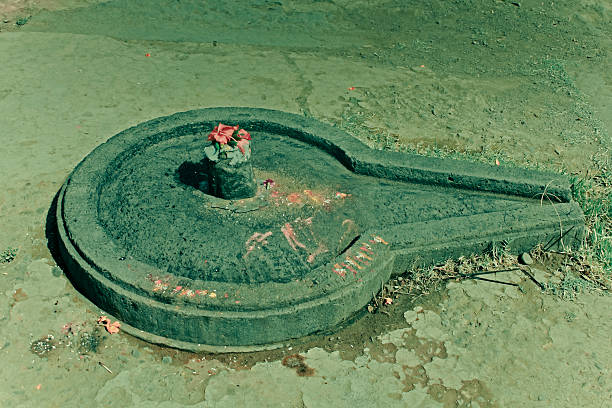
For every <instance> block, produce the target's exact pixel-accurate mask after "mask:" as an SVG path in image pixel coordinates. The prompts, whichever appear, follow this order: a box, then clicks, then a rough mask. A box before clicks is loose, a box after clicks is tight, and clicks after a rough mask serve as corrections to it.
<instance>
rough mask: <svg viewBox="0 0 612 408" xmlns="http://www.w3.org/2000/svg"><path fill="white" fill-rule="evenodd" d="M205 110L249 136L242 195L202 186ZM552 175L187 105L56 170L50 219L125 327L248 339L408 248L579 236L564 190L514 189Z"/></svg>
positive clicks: (182, 338) (193, 339)
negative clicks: (546, 201)
mask: <svg viewBox="0 0 612 408" xmlns="http://www.w3.org/2000/svg"><path fill="white" fill-rule="evenodd" d="M219 122H221V123H224V124H228V125H239V126H240V127H241V128H243V129H246V130H247V131H248V132H250V134H251V136H252V141H251V145H252V157H251V160H252V164H253V171H254V174H255V179H256V180H257V184H258V187H257V193H256V194H255V196H254V197H253V198H248V199H243V200H223V199H220V198H216V197H213V196H211V195H207V194H204V193H203V192H202V191H209V190H208V189H207V186H206V183H207V169H206V167H205V166H206V161H205V160H203V158H204V151H203V149H204V146H205V145H206V144H207V140H206V139H207V137H206V135H208V133H209V132H210V131H211V130H212V129H213V128H214V127H215V126H216V125H217V124H218V123H219ZM558 178H559V176H558V175H549V174H536V173H532V172H528V171H524V170H510V169H501V168H499V166H496V167H490V166H488V167H487V166H483V165H478V164H470V163H463V162H456V161H448V160H447V161H444V160H440V159H431V158H422V157H419V156H411V155H406V154H401V153H392V152H380V151H373V150H370V149H368V148H367V147H366V146H365V145H363V144H362V143H360V142H359V141H357V140H355V139H354V138H352V137H351V136H349V135H347V134H346V133H344V132H342V131H341V130H339V129H337V128H334V127H331V126H328V125H325V124H322V123H320V122H318V121H316V120H313V119H308V118H304V117H302V116H298V115H293V114H289V113H284V112H279V111H271V110H265V109H251V108H214V109H202V110H195V111H189V112H183V113H178V114H175V115H172V116H168V117H164V118H159V119H156V120H152V121H149V122H146V123H143V124H140V125H138V126H135V127H133V128H130V129H128V130H126V131H124V132H121V133H119V134H118V135H116V136H114V137H112V138H111V139H109V140H108V141H107V142H106V143H104V144H102V145H101V146H99V147H97V148H96V149H95V150H94V151H93V152H92V153H91V154H89V155H88V156H87V157H86V158H85V159H84V160H83V161H82V162H81V163H80V164H79V165H78V166H77V167H76V168H75V169H74V171H73V172H72V173H71V175H70V176H69V177H68V179H67V180H66V182H65V183H64V185H63V187H62V190H61V191H60V195H59V198H58V206H57V227H58V234H59V239H60V251H61V254H62V257H63V258H64V260H65V262H66V264H67V267H68V271H67V272H68V275H69V277H70V278H71V281H72V282H73V284H74V285H75V286H76V287H77V289H78V290H79V291H80V292H81V293H83V294H84V295H85V296H86V297H87V298H88V299H90V300H91V301H92V302H93V303H95V304H96V305H97V306H99V307H100V308H102V309H103V310H105V311H106V312H107V313H108V314H110V315H113V316H115V317H116V318H118V319H120V320H122V321H123V322H125V323H126V324H127V325H129V326H125V327H127V328H128V331H130V332H131V333H132V334H134V335H136V336H139V337H142V338H144V339H145V340H148V341H151V342H154V343H161V344H166V345H170V346H173V347H179V348H185V349H191V350H209V351H248V350H253V349H262V348H268V347H274V346H275V345H278V344H279V343H281V342H283V341H285V340H288V339H291V338H297V337H301V336H305V335H308V334H311V333H315V332H317V331H322V330H327V329H329V328H331V327H334V326H336V325H337V324H338V323H340V322H342V321H344V320H346V319H348V318H349V317H351V315H353V314H354V313H355V312H356V311H358V310H359V309H360V308H362V307H363V306H364V305H366V304H367V303H368V301H370V299H371V298H372V296H373V295H374V294H375V293H377V292H378V291H379V290H380V288H381V285H382V284H383V283H384V282H386V281H387V280H388V279H389V277H390V275H391V273H392V272H402V271H404V270H405V269H406V268H409V267H410V266H411V265H412V264H413V263H415V262H419V263H432V262H438V261H441V260H445V259H447V258H448V257H452V256H460V255H469V254H470V253H474V252H480V251H482V250H484V249H485V248H487V247H489V246H490V245H491V243H492V242H500V241H502V240H503V241H504V242H506V244H508V243H509V244H510V246H511V247H512V248H514V249H515V250H522V251H524V250H528V249H529V248H530V247H531V246H533V245H535V244H536V243H538V242H547V240H549V239H555V237H557V236H558V231H557V229H558V227H559V225H560V223H562V224H563V225H562V226H563V228H564V230H565V231H568V230H569V231H573V232H572V236H573V238H574V240H575V241H576V242H579V239H580V233H581V231H582V225H583V224H582V222H583V221H582V213H581V212H580V210H579V209H578V208H577V206H576V205H575V204H574V203H571V202H568V203H562V204H557V205H556V207H555V208H552V206H549V207H546V206H544V207H543V206H541V204H540V202H539V200H533V199H528V198H525V197H538V196H540V195H541V194H542V193H543V192H547V193H548V194H554V195H555V196H557V197H561V198H562V199H564V198H565V197H567V196H568V195H569V193H568V192H569V188H568V183H567V181H565V180H563V179H561V180H558ZM410 181H418V182H419V183H420V184H411V183H410ZM457 187H459V188H457ZM470 190H474V191H470ZM486 191H488V192H486ZM499 193H504V194H499ZM561 213H562V214H563V218H562V219H561V218H560V215H559V214H561ZM575 227H576V228H575ZM569 238H570V236H569V235H568V236H567V237H565V238H564V239H566V240H567V239H569ZM557 240H558V238H557Z"/></svg>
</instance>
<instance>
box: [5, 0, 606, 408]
mask: <svg viewBox="0 0 612 408" xmlns="http://www.w3.org/2000/svg"><path fill="white" fill-rule="evenodd" d="M611 51H612V3H611V2H610V1H609V0H579V1H569V0H562V1H554V2H552V1H545V2H544V1H540V0H538V1H532V0H527V1H520V2H510V1H495V0H457V1H430V2H418V1H407V0H379V1H366V0H312V1H304V0H300V1H298V0H281V1H268V0H234V1H229V0H219V1H215V2H202V1H196V0H182V1H172V2H170V1H161V0H151V1H147V2H135V1H129V0H111V1H97V0H49V1H44V2H43V1H33V0H0V174H2V177H1V178H0V252H2V256H3V257H2V259H1V260H0V363H1V364H2V366H3V369H2V371H1V372H0V401H2V403H0V405H2V406H7V407H33V406H41V407H82V406H91V407H97V406H100V407H106V406H111V405H114V406H147V407H175V406H178V407H180V406H196V407H226V406H238V407H241V406H246V407H261V406H271V407H277V406H278V407H280V406H285V407H327V406H368V407H379V406H388V407H395V406H397V407H405V406H409V407H455V406H460V407H515V406H525V407H576V406H581V407H606V406H612V373H611V370H612V341H611V340H610V339H611V338H612V328H611V327H612V326H611V324H612V312H611V311H612V297H610V296H609V295H607V294H605V293H603V292H602V291H597V290H588V288H587V287H588V285H587V284H585V283H584V282H583V281H581V280H579V279H577V280H575V281H572V282H568V281H563V282H560V278H559V276H560V275H559V272H563V268H567V267H568V266H567V265H563V264H562V263H555V262H548V261H547V262H543V263H541V262H536V263H535V264H534V265H532V268H531V269H532V272H533V274H534V276H535V279H536V280H537V281H538V282H543V283H550V284H551V285H554V284H557V285H558V286H557V287H558V288H561V289H562V290H560V291H557V292H556V293H550V291H549V292H548V293H543V292H542V291H541V290H540V289H539V288H538V287H537V286H536V285H535V284H534V283H533V282H532V281H531V280H529V279H526V278H525V276H524V275H521V274H518V273H517V272H509V273H507V274H505V275H503V276H500V277H499V278H500V279H504V280H506V281H508V282H513V283H517V284H518V285H519V286H508V285H500V284H496V283H492V282H484V281H462V282H452V283H449V284H448V285H447V286H446V287H445V288H444V289H441V290H439V291H436V292H433V293H431V294H427V295H423V296H420V297H415V296H405V297H401V296H400V297H399V298H398V299H396V300H395V301H394V303H393V304H392V305H390V306H388V307H385V308H382V309H381V311H379V312H378V313H374V314H370V313H367V312H366V311H364V313H363V314H362V315H361V316H359V317H358V318H356V320H355V321H354V322H350V323H347V324H346V325H345V327H342V328H339V329H338V330H337V331H335V332H333V333H324V334H322V335H318V336H312V337H309V338H306V339H300V340H296V341H295V342H291V343H290V344H288V345H287V347H285V348H283V349H279V350H276V351H273V352H260V353H249V354H229V353H228V354H222V355H211V354H201V353H200V354H192V353H187V352H182V351H178V350H173V349H165V348H160V347H156V346H153V345H150V344H147V343H145V342H143V341H140V340H137V339H135V338H132V337H130V336H128V335H127V334H124V333H122V332H120V333H118V334H113V335H111V334H109V333H107V332H105V331H104V330H103V329H102V328H101V327H100V326H99V325H97V324H96V321H97V319H98V317H99V316H100V315H101V314H102V312H101V311H100V310H98V309H96V308H95V307H94V306H93V305H91V304H90V303H88V302H87V301H86V300H85V299H83V298H82V297H81V296H80V295H79V294H78V293H77V292H76V291H75V290H74V289H73V287H72V285H71V284H70V282H69V281H68V280H67V279H66V277H65V276H64V273H63V271H62V269H61V267H59V266H58V265H57V263H56V260H55V259H53V257H52V255H51V253H50V251H49V247H48V242H47V235H46V222H47V213H48V211H49V208H50V206H51V202H52V200H53V197H54V196H55V194H56V193H57V191H58V189H59V188H60V186H61V184H62V183H63V181H64V180H65V178H66V177H67V176H68V174H69V173H70V171H71V170H72V169H73V168H74V166H75V165H76V164H77V163H78V162H79V161H80V160H81V159H82V158H83V157H85V156H86V155H87V154H88V153H89V152H91V151H92V150H93V149H94V148H95V147H96V146H97V145H99V144H100V143H103V142H104V141H105V140H106V139H108V138H110V137H112V136H113V135H114V134H116V133H118V132H119V131H121V130H123V129H126V128H127V127H130V126H133V125H136V124H138V123H140V122H143V121H145V120H148V119H152V118H155V117H159V116H163V115H168V114H172V113H175V112H179V111H185V110H190V109H196V108H202V107H212V106H252V107H262V108H270V109H279V110H284V111H288V112H294V113H300V114H304V115H307V116H312V117H314V118H316V119H319V120H321V121H324V122H328V123H332V124H336V125H338V126H340V127H342V128H344V129H345V130H347V131H348V132H349V133H351V134H353V135H354V136H355V137H357V138H359V139H361V140H363V141H364V142H365V143H367V144H368V145H369V146H371V147H372V148H378V149H392V150H406V151H417V152H420V153H423V154H432V155H450V156H457V155H459V156H460V157H463V158H465V159H467V160H480V161H484V162H488V163H495V161H496V160H498V161H499V162H500V165H502V166H503V165H507V164H518V165H521V166H527V167H534V168H546V169H552V170H558V171H564V172H566V173H568V174H570V175H577V176H581V177H592V176H593V175H597V174H598V173H599V172H601V171H602V170H603V169H605V168H608V169H609V168H610V166H611V163H610V158H611V155H612V153H611V146H612V142H611V137H610V129H612V71H611V70H610V67H611V66H612V56H611V54H610V53H611ZM549 261H550V260H549ZM561 283H562V284H563V285H565V286H559V285H560V284H561ZM383 312H384V313H383Z"/></svg>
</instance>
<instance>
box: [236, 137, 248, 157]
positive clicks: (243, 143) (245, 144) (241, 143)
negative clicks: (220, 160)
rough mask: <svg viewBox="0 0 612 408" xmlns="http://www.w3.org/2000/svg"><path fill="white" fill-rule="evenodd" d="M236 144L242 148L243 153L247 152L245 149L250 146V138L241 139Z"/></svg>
mask: <svg viewBox="0 0 612 408" xmlns="http://www.w3.org/2000/svg"><path fill="white" fill-rule="evenodd" d="M236 146H237V147H238V148H239V149H240V151H241V152H242V154H246V151H245V149H246V148H248V146H249V140H248V139H240V140H239V141H238V143H237V144H236Z"/></svg>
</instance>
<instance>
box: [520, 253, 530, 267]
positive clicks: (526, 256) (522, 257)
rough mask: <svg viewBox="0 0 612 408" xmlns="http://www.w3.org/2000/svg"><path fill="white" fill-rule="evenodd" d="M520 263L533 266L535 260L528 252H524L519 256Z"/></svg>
mask: <svg viewBox="0 0 612 408" xmlns="http://www.w3.org/2000/svg"><path fill="white" fill-rule="evenodd" d="M519 262H520V263H522V264H523V265H531V264H532V263H533V259H532V258H531V255H529V254H528V253H527V252H523V253H522V254H521V255H519Z"/></svg>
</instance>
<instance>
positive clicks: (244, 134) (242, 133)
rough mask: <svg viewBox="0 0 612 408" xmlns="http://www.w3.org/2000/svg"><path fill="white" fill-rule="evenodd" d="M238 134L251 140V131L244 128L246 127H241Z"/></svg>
mask: <svg viewBox="0 0 612 408" xmlns="http://www.w3.org/2000/svg"><path fill="white" fill-rule="evenodd" d="M236 127H237V126H236ZM238 136H240V137H241V138H243V139H246V140H251V134H250V133H249V132H247V131H246V130H244V129H240V130H239V131H238Z"/></svg>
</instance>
